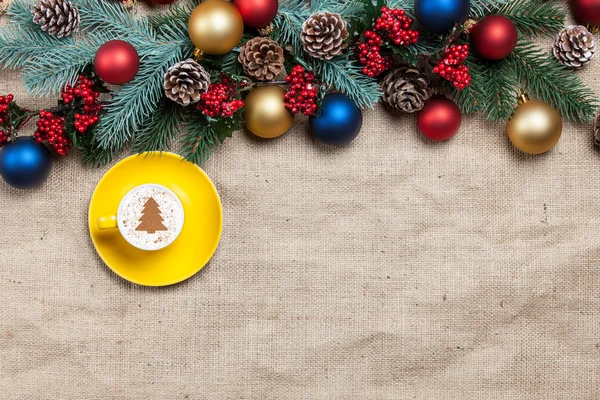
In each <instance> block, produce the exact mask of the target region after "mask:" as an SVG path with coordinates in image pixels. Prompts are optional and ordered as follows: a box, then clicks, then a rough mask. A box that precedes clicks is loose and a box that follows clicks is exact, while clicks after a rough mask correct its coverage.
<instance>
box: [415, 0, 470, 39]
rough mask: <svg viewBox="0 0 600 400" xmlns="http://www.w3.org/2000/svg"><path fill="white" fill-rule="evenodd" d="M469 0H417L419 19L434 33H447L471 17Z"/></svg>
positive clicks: (416, 12)
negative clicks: (455, 25) (458, 23)
mask: <svg viewBox="0 0 600 400" xmlns="http://www.w3.org/2000/svg"><path fill="white" fill-rule="evenodd" d="M470 7H471V4H470V2H469V0H415V16H416V18H417V21H419V23H420V24H421V25H422V26H423V28H425V29H427V30H428V31H429V32H432V33H446V32H448V31H449V30H450V29H452V27H453V26H454V24H455V23H456V22H463V21H466V19H467V18H468V17H469V8H470Z"/></svg>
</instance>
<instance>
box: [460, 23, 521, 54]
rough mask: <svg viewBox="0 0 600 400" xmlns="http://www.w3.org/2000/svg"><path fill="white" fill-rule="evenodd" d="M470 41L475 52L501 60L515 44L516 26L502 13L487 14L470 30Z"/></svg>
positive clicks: (510, 51)
mask: <svg viewBox="0 0 600 400" xmlns="http://www.w3.org/2000/svg"><path fill="white" fill-rule="evenodd" d="M471 43H472V44H473V49H474V50H475V52H476V53H477V54H479V55H480V56H481V57H483V58H487V59H488V60H501V59H503V58H505V57H507V56H508V55H510V53H512V52H513V50H514V49H515V46H516V45H517V28H515V24H513V22H512V21H511V20H510V19H508V18H506V17H503V16H502V15H489V16H487V17H485V18H483V19H482V20H481V21H479V22H478V23H477V25H475V28H473V30H472V31H471Z"/></svg>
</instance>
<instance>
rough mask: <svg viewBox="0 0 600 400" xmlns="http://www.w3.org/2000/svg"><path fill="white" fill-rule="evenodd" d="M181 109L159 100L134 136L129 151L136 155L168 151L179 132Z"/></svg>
mask: <svg viewBox="0 0 600 400" xmlns="http://www.w3.org/2000/svg"><path fill="white" fill-rule="evenodd" d="M182 113H183V108H182V107H181V106H179V105H178V104H177V103H175V102H173V101H171V100H169V99H167V98H166V97H163V98H161V100H160V103H159V104H158V107H157V108H156V111H154V113H153V114H152V115H151V116H150V117H149V118H147V119H146V120H145V121H144V124H143V125H142V128H141V129H140V131H139V132H137V134H136V135H135V137H134V139H133V141H132V144H131V149H132V150H133V151H135V152H136V153H144V152H148V151H168V150H169V148H170V147H171V143H172V142H173V141H174V140H175V138H176V136H177V133H178V132H179V131H180V130H181V122H180V121H181V117H182Z"/></svg>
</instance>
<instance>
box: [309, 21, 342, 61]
mask: <svg viewBox="0 0 600 400" xmlns="http://www.w3.org/2000/svg"><path fill="white" fill-rule="evenodd" d="M347 37H348V26H347V24H346V21H344V20H343V19H342V16H341V15H339V14H335V13H331V12H328V11H324V12H321V11H319V12H316V13H314V14H313V15H311V16H310V17H308V19H307V20H306V21H304V23H303V24H302V34H301V38H302V44H303V45H304V50H306V52H307V53H308V54H310V55H311V56H313V57H315V58H320V59H325V60H331V59H332V58H333V57H335V56H337V55H338V54H340V53H341V52H342V50H343V49H344V40H345V39H346V38H347Z"/></svg>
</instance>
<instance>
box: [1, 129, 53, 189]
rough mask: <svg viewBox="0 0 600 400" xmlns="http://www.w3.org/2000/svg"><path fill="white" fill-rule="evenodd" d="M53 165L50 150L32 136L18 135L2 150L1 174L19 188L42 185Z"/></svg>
mask: <svg viewBox="0 0 600 400" xmlns="http://www.w3.org/2000/svg"><path fill="white" fill-rule="evenodd" d="M51 167H52V157H51V156H50V152H49V151H48V149H47V148H46V146H44V145H43V144H42V143H38V142H36V140H35V139H34V138H32V137H18V138H17V139H16V141H15V142H12V143H11V142H9V143H7V144H6V145H4V147H3V148H2V150H0V175H2V177H3V178H4V180H5V181H6V183H8V184H9V185H11V186H13V187H16V188H19V189H31V188H35V187H38V186H40V185H41V184H42V183H44V181H45V180H46V178H48V175H49V174H50V168H51Z"/></svg>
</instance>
